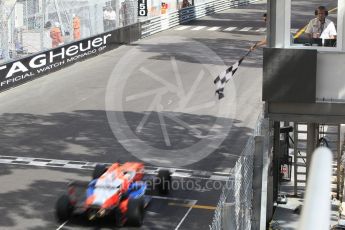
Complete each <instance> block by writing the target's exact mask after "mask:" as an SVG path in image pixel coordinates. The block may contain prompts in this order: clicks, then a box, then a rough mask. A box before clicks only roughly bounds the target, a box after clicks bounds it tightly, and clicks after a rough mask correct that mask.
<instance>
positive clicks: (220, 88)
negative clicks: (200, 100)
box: [213, 50, 251, 100]
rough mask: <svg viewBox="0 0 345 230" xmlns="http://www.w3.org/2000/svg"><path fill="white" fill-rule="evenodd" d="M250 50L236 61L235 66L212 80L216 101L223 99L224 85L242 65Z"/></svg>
mask: <svg viewBox="0 0 345 230" xmlns="http://www.w3.org/2000/svg"><path fill="white" fill-rule="evenodd" d="M250 52H251V50H249V51H248V52H247V53H246V55H244V56H243V57H242V58H241V59H240V60H238V61H237V62H236V63H235V64H233V65H232V66H230V67H229V68H227V69H226V70H225V71H223V72H222V73H220V74H219V75H218V76H217V77H216V79H214V81H213V83H214V84H215V85H216V87H217V89H216V94H218V99H219V100H220V99H222V98H223V97H224V88H225V84H226V83H227V82H228V81H229V80H230V79H231V78H232V77H233V76H234V75H235V73H236V71H237V70H238V67H239V66H240V65H241V64H242V62H243V60H244V58H245V57H247V56H248V55H249V54H250Z"/></svg>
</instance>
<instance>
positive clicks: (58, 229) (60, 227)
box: [56, 220, 68, 230]
mask: <svg viewBox="0 0 345 230" xmlns="http://www.w3.org/2000/svg"><path fill="white" fill-rule="evenodd" d="M67 222H68V220H67V221H65V222H64V223H62V224H61V225H60V226H59V227H58V228H57V229H56V230H60V229H62V227H63V226H65V225H66V224H67Z"/></svg>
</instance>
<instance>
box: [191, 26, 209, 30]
mask: <svg viewBox="0 0 345 230" xmlns="http://www.w3.org/2000/svg"><path fill="white" fill-rule="evenodd" d="M204 28H206V26H197V27H195V28H193V29H192V30H202V29H204Z"/></svg>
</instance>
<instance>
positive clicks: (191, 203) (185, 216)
mask: <svg viewBox="0 0 345 230" xmlns="http://www.w3.org/2000/svg"><path fill="white" fill-rule="evenodd" d="M197 202H198V201H192V202H190V203H189V205H190V208H189V209H188V211H187V212H186V214H185V215H184V217H183V218H182V219H181V221H180V223H179V224H178V225H177V226H176V228H175V230H178V229H179V228H180V227H181V225H182V223H183V221H184V220H185V219H186V218H187V216H188V214H189V213H190V211H192V209H193V206H194V205H195V204H196V203H197Z"/></svg>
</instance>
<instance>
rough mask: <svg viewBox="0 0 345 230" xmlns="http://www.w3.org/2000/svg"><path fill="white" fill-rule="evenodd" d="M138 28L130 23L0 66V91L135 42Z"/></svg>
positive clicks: (137, 36) (138, 26)
mask: <svg viewBox="0 0 345 230" xmlns="http://www.w3.org/2000/svg"><path fill="white" fill-rule="evenodd" d="M139 28H140V25H139V24H138V23H137V24H133V25H130V26H126V27H122V28H119V29H116V30H113V31H109V32H106V33H103V34H99V35H97V36H93V37H89V38H86V39H83V40H80V41H77V42H73V43H70V44H67V45H64V46H59V47H57V48H55V49H51V50H47V51H44V52H41V53H38V54H35V55H32V56H29V57H26V58H23V59H19V60H15V61H12V62H9V63H4V64H0V92H2V91H4V90H7V89H9V88H12V87H15V86H18V85H20V84H23V83H26V82H28V81H31V80H34V79H36V78H37V77H40V76H43V75H47V74H49V73H52V72H54V71H57V70H59V69H62V68H65V67H67V66H69V65H71V64H74V63H76V62H79V61H82V60H85V59H88V58H90V57H94V56H96V55H99V54H101V53H104V52H106V51H109V50H112V49H114V48H116V47H118V46H119V45H120V44H123V43H130V42H132V41H135V40H138V39H139V38H140V31H139ZM130 35H131V36H130Z"/></svg>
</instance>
